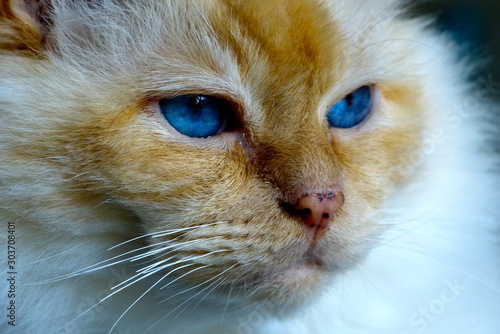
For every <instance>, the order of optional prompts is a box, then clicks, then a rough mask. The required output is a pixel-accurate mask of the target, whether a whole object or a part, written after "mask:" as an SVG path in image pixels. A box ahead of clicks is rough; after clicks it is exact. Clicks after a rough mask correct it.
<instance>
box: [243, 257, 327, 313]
mask: <svg viewBox="0 0 500 334" xmlns="http://www.w3.org/2000/svg"><path fill="white" fill-rule="evenodd" d="M333 276H334V274H333V273H332V272H331V271H329V270H326V269H325V268H324V267H323V266H321V265H318V264H316V263H309V262H304V263H300V264H295V265H293V266H291V267H290V268H288V269H286V270H283V271H281V272H274V273H269V274H266V275H259V277H258V278H255V279H253V280H249V281H247V282H246V284H249V285H250V286H251V287H252V290H253V291H252V292H251V293H250V294H248V291H247V292H246V293H244V294H243V295H242V296H241V298H238V297H236V300H238V301H237V302H236V303H237V304H239V303H243V304H244V305H245V308H247V307H248V306H249V304H253V305H254V306H255V308H257V309H264V310H265V311H266V312H265V313H266V314H268V315H269V316H273V317H288V316H292V315H294V314H296V313H297V312H299V311H301V310H303V309H304V307H305V306H307V305H309V304H310V303H312V302H313V301H315V300H316V299H317V298H318V297H319V296H320V295H321V293H322V291H324V289H325V288H326V287H327V286H329V285H331V280H332V277H333Z"/></svg>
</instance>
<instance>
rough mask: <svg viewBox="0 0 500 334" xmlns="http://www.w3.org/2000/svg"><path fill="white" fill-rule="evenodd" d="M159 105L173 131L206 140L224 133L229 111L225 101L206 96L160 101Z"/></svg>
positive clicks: (187, 96)
mask: <svg viewBox="0 0 500 334" xmlns="http://www.w3.org/2000/svg"><path fill="white" fill-rule="evenodd" d="M159 105H160V110H161V112H162V114H163V116H164V117H165V119H166V120H167V122H168V123H169V124H170V125H171V126H172V127H173V128H174V129H176V130H177V131H178V132H180V133H182V134H184V135H186V136H188V137H193V138H207V137H211V136H214V135H217V134H219V133H220V132H222V131H224V129H225V127H226V123H227V120H228V118H229V115H230V111H231V110H230V107H229V104H228V103H227V101H225V100H223V99H220V98H217V97H214V96H207V95H182V96H177V97H173V98H167V99H162V100H160V102H159Z"/></svg>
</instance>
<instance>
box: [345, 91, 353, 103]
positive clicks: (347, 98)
mask: <svg viewBox="0 0 500 334" xmlns="http://www.w3.org/2000/svg"><path fill="white" fill-rule="evenodd" d="M345 100H346V102H347V105H348V106H351V104H352V94H349V95H347V96H346V97H345Z"/></svg>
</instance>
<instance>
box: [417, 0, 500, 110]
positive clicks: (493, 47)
mask: <svg viewBox="0 0 500 334" xmlns="http://www.w3.org/2000/svg"><path fill="white" fill-rule="evenodd" d="M412 2H414V3H415V4H416V10H417V12H419V13H424V14H433V15H434V16H436V15H437V18H438V26H439V27H440V29H443V30H445V31H446V32H447V33H449V34H451V35H452V36H453V38H454V39H455V40H456V41H457V42H458V43H459V44H460V45H461V46H462V47H463V51H462V56H463V57H472V58H475V59H484V60H486V61H485V62H484V66H483V67H482V68H480V69H479V70H478V72H477V73H475V74H474V76H475V77H476V79H477V77H483V78H485V79H487V80H489V78H491V81H492V82H493V83H496V85H495V84H493V85H492V87H491V88H492V89H489V90H488V95H489V96H490V97H492V98H496V99H498V101H500V0H427V1H422V0H412Z"/></svg>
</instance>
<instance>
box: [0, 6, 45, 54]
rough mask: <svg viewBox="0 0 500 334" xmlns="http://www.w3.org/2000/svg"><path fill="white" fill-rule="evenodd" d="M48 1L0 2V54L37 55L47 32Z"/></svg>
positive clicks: (41, 48)
mask: <svg viewBox="0 0 500 334" xmlns="http://www.w3.org/2000/svg"><path fill="white" fill-rule="evenodd" d="M49 7H50V0H0V52H22V53H23V54H26V55H37V54H39V53H40V52H41V51H42V50H43V47H44V42H45V37H46V35H47V33H48V31H49V29H48V25H49V24H48V18H47V16H46V13H47V12H48V9H49Z"/></svg>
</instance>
